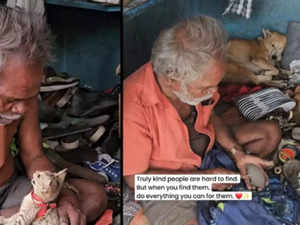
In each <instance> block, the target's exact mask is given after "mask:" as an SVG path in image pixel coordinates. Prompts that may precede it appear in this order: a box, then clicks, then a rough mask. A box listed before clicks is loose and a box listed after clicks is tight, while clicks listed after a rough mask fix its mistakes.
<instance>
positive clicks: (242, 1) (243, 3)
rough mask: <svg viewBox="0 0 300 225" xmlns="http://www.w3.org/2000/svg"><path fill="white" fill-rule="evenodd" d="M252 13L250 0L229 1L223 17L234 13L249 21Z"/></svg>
mask: <svg viewBox="0 0 300 225" xmlns="http://www.w3.org/2000/svg"><path fill="white" fill-rule="evenodd" d="M251 12H252V0H229V5H228V6H227V8H226V9H225V11H224V13H223V15H226V14H228V13H235V14H237V15H242V16H244V17H246V18H247V19H249V18H250V17H251Z"/></svg>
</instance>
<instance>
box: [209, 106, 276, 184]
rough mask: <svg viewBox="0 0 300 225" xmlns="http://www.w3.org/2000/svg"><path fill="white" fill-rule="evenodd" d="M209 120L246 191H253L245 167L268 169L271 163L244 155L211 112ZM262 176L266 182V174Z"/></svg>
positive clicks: (228, 131) (220, 120) (222, 124)
mask: <svg viewBox="0 0 300 225" xmlns="http://www.w3.org/2000/svg"><path fill="white" fill-rule="evenodd" d="M211 119H212V124H213V126H214V128H215V131H216V140H217V141H218V143H219V144H220V145H221V146H222V147H223V148H224V149H225V150H226V151H227V152H229V154H230V155H231V156H232V159H233V160H234V161H235V163H236V166H237V168H238V169H239V170H240V173H241V176H242V178H243V179H244V181H245V183H246V185H247V187H248V189H255V187H252V185H251V183H250V179H249V177H248V175H247V166H248V165H249V164H255V165H257V166H259V167H261V168H270V167H272V166H273V163H272V162H271V161H266V160H263V159H261V158H258V157H256V156H252V155H248V154H246V153H245V152H244V150H243V147H242V146H241V145H240V144H239V143H238V141H237V140H236V139H235V138H234V134H233V133H232V132H230V130H229V129H228V127H227V126H226V125H225V124H224V123H223V121H222V119H221V118H220V117H218V116H217V115H216V114H215V112H213V114H212V118H211ZM264 175H265V178H266V181H267V182H268V176H267V174H266V173H264Z"/></svg>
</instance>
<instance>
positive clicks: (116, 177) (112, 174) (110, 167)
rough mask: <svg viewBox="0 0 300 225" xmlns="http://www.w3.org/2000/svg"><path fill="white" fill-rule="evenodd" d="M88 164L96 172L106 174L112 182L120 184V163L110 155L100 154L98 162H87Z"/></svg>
mask: <svg viewBox="0 0 300 225" xmlns="http://www.w3.org/2000/svg"><path fill="white" fill-rule="evenodd" d="M86 164H87V165H88V166H89V167H90V168H91V169H92V170H94V171H96V172H101V173H105V174H106V175H107V176H108V178H109V179H110V181H112V182H120V179H121V167H120V163H119V162H118V161H117V160H115V159H113V158H112V157H111V156H110V155H108V154H100V155H99V156H98V160H97V161H96V162H89V161H87V162H86Z"/></svg>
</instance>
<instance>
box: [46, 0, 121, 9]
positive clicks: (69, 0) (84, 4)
mask: <svg viewBox="0 0 300 225" xmlns="http://www.w3.org/2000/svg"><path fill="white" fill-rule="evenodd" d="M45 2H46V3H47V4H51V5H60V6H65V7H74V8H82V9H91V10H97V11H103V12H120V11H121V9H120V6H113V5H106V4H101V3H96V2H92V1H84V0H45Z"/></svg>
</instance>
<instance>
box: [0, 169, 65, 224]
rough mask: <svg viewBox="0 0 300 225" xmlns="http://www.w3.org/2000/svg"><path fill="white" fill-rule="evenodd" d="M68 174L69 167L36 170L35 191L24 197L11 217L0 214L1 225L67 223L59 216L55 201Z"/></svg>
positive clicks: (34, 176)
mask: <svg viewBox="0 0 300 225" xmlns="http://www.w3.org/2000/svg"><path fill="white" fill-rule="evenodd" d="M66 175H67V169H64V170H61V171H59V172H57V173H54V172H50V171H37V172H35V173H34V174H33V178H32V180H31V184H32V186H33V191H32V192H30V193H29V194H27V195H26V196H25V197H24V199H23V201H22V203H21V206H20V210H19V212H18V213H16V214H15V215H13V216H11V217H10V218H5V217H1V216H0V225H31V224H32V225H61V224H66V225H67V224H68V221H66V220H65V218H59V216H58V211H57V208H56V204H55V203H53V202H54V201H55V200H56V199H57V197H58V195H59V193H60V191H61V189H62V187H63V186H64V180H65V177H66Z"/></svg>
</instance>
